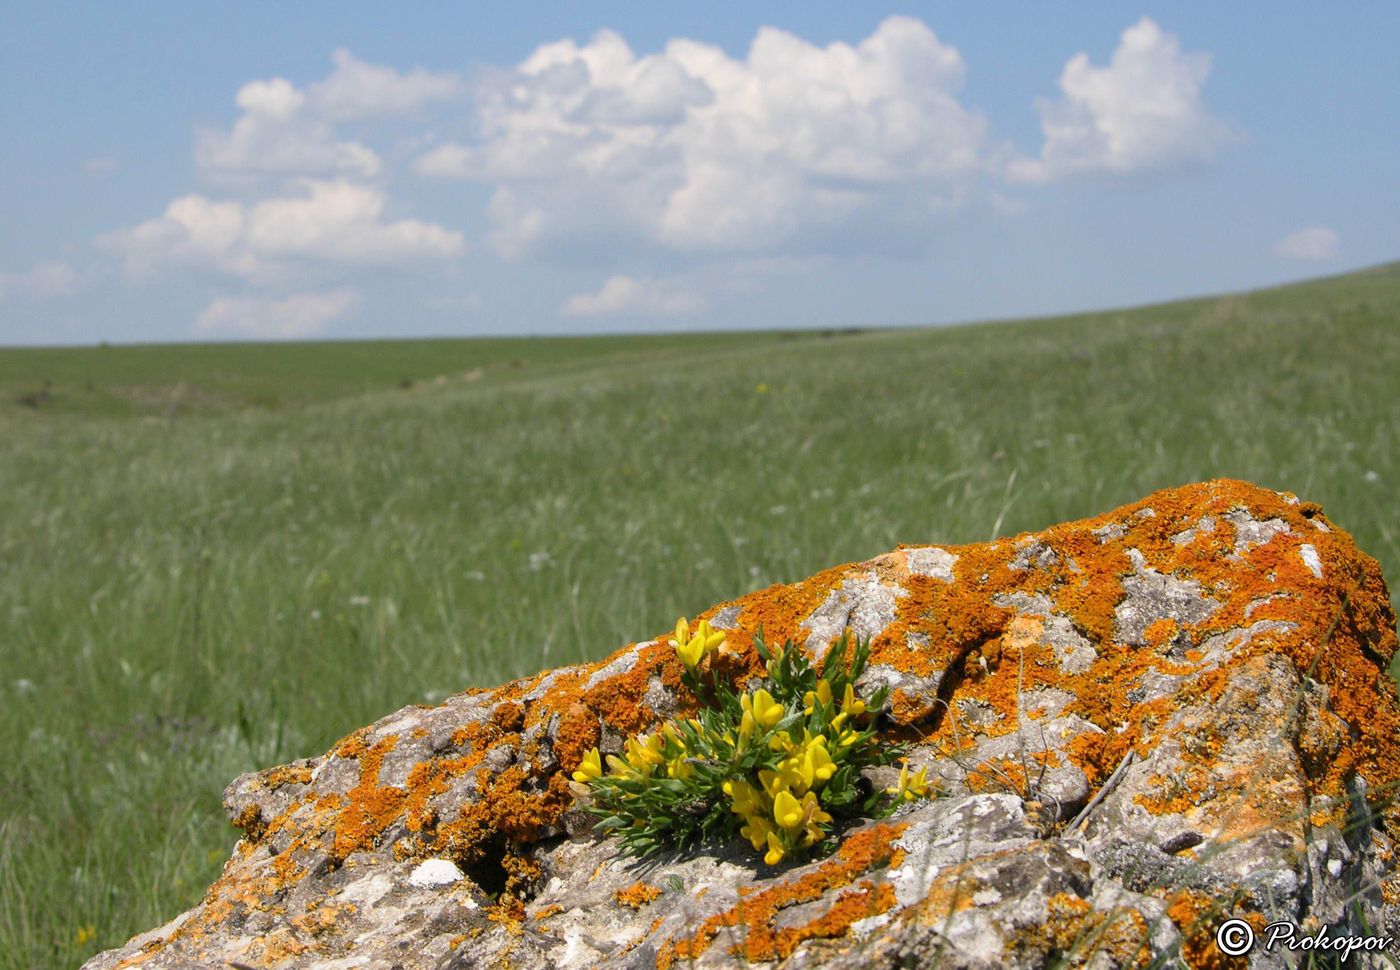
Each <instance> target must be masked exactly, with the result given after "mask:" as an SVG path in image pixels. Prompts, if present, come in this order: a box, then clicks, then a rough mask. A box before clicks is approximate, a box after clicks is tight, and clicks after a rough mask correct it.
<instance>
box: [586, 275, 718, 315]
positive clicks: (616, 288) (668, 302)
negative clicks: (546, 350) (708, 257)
mask: <svg viewBox="0 0 1400 970" xmlns="http://www.w3.org/2000/svg"><path fill="white" fill-rule="evenodd" d="M702 309H704V301H703V300H701V299H700V297H699V296H698V295H697V294H695V293H694V292H692V291H691V290H689V289H688V288H686V287H685V286H683V285H682V284H680V283H678V282H676V281H672V280H648V279H636V278H634V277H631V276H614V277H612V278H610V279H609V280H608V281H607V282H605V283H604V284H603V286H602V288H601V289H600V290H598V292H597V293H580V294H578V295H576V296H571V297H569V299H567V300H565V301H564V304H563V306H561V307H560V308H559V312H560V314H562V315H563V316H566V317H613V316H659V317H674V316H683V315H685V314H689V313H695V312H697V311H699V310H702Z"/></svg>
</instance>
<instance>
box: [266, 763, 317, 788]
mask: <svg viewBox="0 0 1400 970" xmlns="http://www.w3.org/2000/svg"><path fill="white" fill-rule="evenodd" d="M258 781H259V782H260V783H261V784H262V786H263V787H264V788H266V789H268V790H269V791H270V790H273V789H277V788H281V787H282V786H283V785H308V784H310V783H311V769H310V768H308V767H307V766H306V765H278V766H277V767H276V768H269V769H268V770H267V771H264V772H263V773H262V774H260V775H259V776H258Z"/></svg>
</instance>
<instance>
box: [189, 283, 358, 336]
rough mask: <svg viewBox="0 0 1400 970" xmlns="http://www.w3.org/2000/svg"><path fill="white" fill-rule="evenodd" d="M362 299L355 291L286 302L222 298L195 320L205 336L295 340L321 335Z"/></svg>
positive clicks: (295, 297)
mask: <svg viewBox="0 0 1400 970" xmlns="http://www.w3.org/2000/svg"><path fill="white" fill-rule="evenodd" d="M358 302H359V298H358V296H357V295H356V293H355V292H354V291H353V290H346V289H342V290H331V291H329V292H314V291H312V292H306V293H294V294H292V295H291V296H289V297H286V298H285V299H280V300H277V299H265V298H262V297H227V296H222V297H219V298H218V299H216V300H214V301H213V302H212V303H210V304H209V305H208V306H207V307H205V308H204V310H203V311H202V312H201V313H200V314H199V316H198V317H197V318H196V319H195V323H194V329H195V332H196V333H198V334H200V335H203V336H231V337H252V338H254V339H257V340H294V339H297V338H302V337H310V336H314V335H315V334H318V333H321V332H322V331H324V330H325V329H326V327H327V326H329V325H330V324H331V323H332V322H334V321H335V320H338V319H339V318H341V317H343V316H344V315H345V314H347V313H349V312H350V311H351V310H353V309H354V308H355V306H356V304H357V303H358Z"/></svg>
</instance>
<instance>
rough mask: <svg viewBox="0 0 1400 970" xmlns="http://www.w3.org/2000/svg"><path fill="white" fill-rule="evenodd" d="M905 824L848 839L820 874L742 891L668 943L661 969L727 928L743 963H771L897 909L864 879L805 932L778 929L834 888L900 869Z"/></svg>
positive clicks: (880, 887)
mask: <svg viewBox="0 0 1400 970" xmlns="http://www.w3.org/2000/svg"><path fill="white" fill-rule="evenodd" d="M904 828H905V826H904V825H903V824H882V825H875V826H872V827H870V828H868V829H864V830H862V831H859V832H856V833H855V834H854V835H852V836H850V837H849V838H847V839H846V841H845V842H843V843H842V844H841V847H840V848H839V849H837V851H836V854H835V855H834V856H833V857H832V858H831V859H828V860H827V861H826V862H824V863H822V864H821V865H820V866H818V867H817V868H816V869H814V870H813V871H811V872H808V873H807V874H805V875H803V876H801V877H799V878H797V879H794V880H792V881H790V882H780V883H777V884H776V885H773V886H770V887H769V888H767V889H764V890H762V891H759V892H747V893H746V892H745V891H744V890H742V889H741V890H740V896H741V897H742V898H741V899H740V900H739V902H738V903H737V904H736V905H735V906H733V907H732V908H730V909H728V910H726V911H725V912H723V913H720V914H718V915H716V916H711V917H710V918H709V919H707V920H705V922H704V923H702V924H701V926H700V928H699V929H698V930H696V931H695V933H694V934H693V935H692V936H689V937H687V938H685V939H680V940H675V939H673V940H670V941H668V942H667V943H666V944H665V945H664V946H662V947H661V949H660V951H659V953H658V955H657V961H656V962H657V966H658V967H659V968H660V970H668V968H669V967H671V966H672V965H673V964H674V963H675V962H676V961H681V962H682V963H683V962H685V961H687V960H694V959H698V958H699V957H700V954H702V953H704V952H705V951H706V950H707V949H709V947H710V944H711V943H713V942H714V939H715V936H716V935H717V934H718V933H719V932H720V931H721V930H722V929H724V928H725V927H730V928H735V929H740V928H741V929H742V930H743V940H742V941H741V942H740V943H737V944H735V945H734V947H733V948H732V949H731V952H732V953H734V954H735V955H736V956H739V957H740V958H741V959H743V960H745V961H767V960H774V959H781V958H783V957H786V956H788V955H789V954H791V953H792V951H793V950H794V949H796V947H797V945H798V944H799V943H801V942H802V941H803V940H804V939H809V938H811V937H814V936H838V935H841V934H843V933H845V932H846V930H847V929H849V928H850V925H851V924H852V923H854V922H856V921H857V920H861V919H864V918H866V917H868V916H875V915H878V914H879V913H883V912H885V911H886V910H888V909H890V908H891V907H893V906H894V892H893V890H892V889H891V888H890V886H889V885H888V884H887V883H883V882H882V883H878V884H876V883H874V882H871V881H869V880H866V881H864V882H862V883H861V885H860V887H859V888H858V889H857V890H855V891H854V892H845V893H842V894H841V896H839V897H838V898H837V899H836V901H835V902H834V903H833V905H832V907H831V908H830V909H829V910H828V911H827V912H826V913H825V914H824V915H823V916H821V917H819V918H817V919H815V920H812V921H811V922H809V923H807V924H804V925H803V926H801V927H782V928H780V927H778V926H776V924H775V920H776V918H777V916H778V913H779V912H780V911H781V910H783V909H786V908H788V907H790V906H795V905H797V904H799V903H806V902H811V901H812V900H814V899H819V898H820V897H822V896H823V895H825V894H826V893H827V892H828V891H830V890H832V889H837V888H840V887H842V886H849V885H851V883H852V882H854V881H855V880H856V879H858V878H860V877H861V876H863V875H865V874H866V873H869V872H870V871H871V870H874V869H879V868H884V867H886V866H898V865H899V864H900V862H902V861H903V858H904V852H903V851H902V850H900V849H898V848H896V847H895V846H894V841H895V840H896V839H897V838H899V835H900V833H902V832H903V831H904Z"/></svg>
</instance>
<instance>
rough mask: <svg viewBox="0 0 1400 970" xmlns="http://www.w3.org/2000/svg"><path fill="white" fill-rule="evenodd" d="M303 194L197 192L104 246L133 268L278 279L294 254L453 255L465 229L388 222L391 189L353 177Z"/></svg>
mask: <svg viewBox="0 0 1400 970" xmlns="http://www.w3.org/2000/svg"><path fill="white" fill-rule="evenodd" d="M301 189H302V192H303V194H301V195H298V196H284V197H275V198H270V199H265V200H263V201H261V202H257V203H254V204H251V205H249V204H245V203H242V202H230V201H223V202H220V201H214V200H212V199H209V198H206V197H205V196H202V195H197V194H192V195H186V196H182V197H181V198H178V199H175V200H174V201H172V202H171V203H170V204H169V205H168V206H166V209H165V212H164V213H163V214H162V215H160V216H157V217H156V218H154V219H149V220H147V221H145V222H143V223H141V224H140V225H137V226H135V227H133V228H131V229H124V230H120V231H117V232H113V233H108V234H106V235H104V236H101V237H99V238H98V245H99V246H100V247H101V248H104V249H106V250H107V251H109V252H113V253H116V254H117V255H119V256H121V257H122V259H123V261H124V263H125V267H126V270H127V272H128V273H131V274H133V275H137V276H140V275H145V274H147V273H149V272H151V271H153V270H154V269H156V268H158V267H160V266H162V265H167V264H186V265H195V266H202V267H207V268H211V269H215V270H218V271H221V272H224V273H229V274H232V275H236V276H242V277H245V278H249V279H264V280H265V279H270V278H276V277H277V276H278V275H279V273H280V271H281V270H283V269H284V268H285V264H286V262H287V261H289V260H306V261H313V262H322V263H332V264H352V265H387V264H393V263H406V262H418V261H423V260H442V259H449V258H452V257H454V256H457V255H458V254H460V253H461V252H462V251H463V249H464V248H465V245H466V244H465V241H464V240H463V238H462V234H461V233H460V232H458V231H456V230H452V229H447V228H445V227H443V226H440V225H437V224H434V223H430V222H422V221H420V220H417V219H401V220H398V221H394V222H387V221H385V219H384V208H385V204H386V199H385V196H384V193H383V192H382V191H381V190H379V189H377V188H373V187H370V186H365V185H356V184H354V183H352V182H348V181H345V180H330V181H323V180H313V179H307V180H304V181H303V182H302V183H301Z"/></svg>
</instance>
